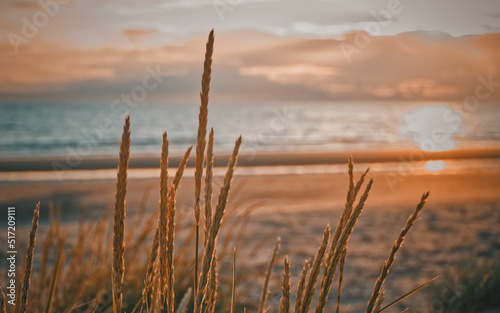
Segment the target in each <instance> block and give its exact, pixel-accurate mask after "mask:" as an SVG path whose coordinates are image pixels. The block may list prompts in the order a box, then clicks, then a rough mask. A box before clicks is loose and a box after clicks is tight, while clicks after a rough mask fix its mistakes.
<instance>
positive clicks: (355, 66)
mask: <svg viewBox="0 0 500 313" xmlns="http://www.w3.org/2000/svg"><path fill="white" fill-rule="evenodd" d="M127 30H128V31H130V30H131V29H126V30H125V31H124V33H125V32H127ZM132 33H137V36H139V38H143V36H145V37H146V38H149V36H156V32H155V31H151V32H150V31H149V30H148V29H146V30H144V29H134V30H132ZM359 35H360V33H351V34H349V35H347V36H345V37H344V38H342V39H304V38H293V37H292V38H289V37H279V36H278V37H276V36H272V35H269V34H268V33H262V32H251V31H247V32H228V33H216V45H215V55H214V69H213V79H214V81H213V83H214V85H213V88H212V90H213V95H214V97H215V96H216V99H218V100H220V101H227V102H242V101H257V102H258V101H261V102H265V101H270V100H272V101H278V100H283V101H285V100H286V101H289V100H311V101H314V100H380V99H383V100H415V101H461V100H463V99H464V98H465V97H467V96H468V95H471V94H474V92H475V88H476V87H477V86H478V84H479V82H478V77H480V76H482V77H489V76H490V75H491V77H492V80H493V81H494V82H498V81H500V57H499V56H500V34H489V35H481V36H464V37H459V38H454V37H451V36H446V35H445V36H441V35H440V36H437V37H436V36H435V34H434V35H432V36H431V35H430V34H428V33H425V32H408V33H403V34H400V35H396V36H384V37H368V39H367V40H368V44H367V45H366V46H365V47H364V48H356V49H357V50H356V53H354V54H353V55H352V56H351V57H350V60H351V62H348V61H347V59H346V58H345V53H344V52H343V50H342V45H345V44H348V45H353V46H355V41H356V38H357V37H356V36H359ZM437 38H439V39H437ZM205 41H206V35H204V36H193V37H192V38H191V39H189V40H185V41H182V42H177V43H172V44H165V45H163V46H161V47H142V48H133V49H129V48H127V49H123V48H121V47H113V48H99V49H97V48H92V49H85V48H81V47H70V46H62V45H56V44H53V45H48V44H43V45H41V44H30V45H28V46H26V49H25V50H24V51H23V53H19V54H17V55H16V54H13V53H12V51H11V47H10V46H9V45H8V43H5V42H4V43H3V44H0V67H1V68H2V75H1V76H0V86H1V87H0V100H2V99H3V100H4V101H6V100H9V99H28V100H30V99H31V100H33V101H35V100H38V99H41V98H47V99H66V101H75V99H77V100H78V101H79V102H85V101H99V99H109V98H113V95H115V96H116V95H119V94H120V93H121V92H127V90H129V89H130V88H133V86H134V84H139V83H141V80H142V78H143V76H144V75H145V73H146V72H145V68H146V67H147V66H152V67H155V66H160V67H161V68H162V69H163V70H164V71H168V73H169V77H168V79H166V81H165V84H164V85H162V88H160V89H159V90H155V91H154V92H151V94H150V95H149V98H148V101H159V102H162V101H163V102H164V101H167V100H175V101H180V102H196V101H197V94H198V92H199V84H200V83H199V80H200V75H201V69H202V59H203V54H204V48H205ZM488 100H492V101H493V100H500V88H496V89H495V90H494V91H493V94H492V95H491V97H490V98H489V99H488Z"/></svg>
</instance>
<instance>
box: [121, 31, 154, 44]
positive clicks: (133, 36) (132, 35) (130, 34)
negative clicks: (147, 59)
mask: <svg viewBox="0 0 500 313" xmlns="http://www.w3.org/2000/svg"><path fill="white" fill-rule="evenodd" d="M157 33H158V30H157V29H153V28H142V29H141V28H135V29H134V28H127V29H124V30H123V35H125V37H127V38H128V39H129V40H130V41H137V40H139V39H141V38H143V37H148V36H151V35H155V34H157Z"/></svg>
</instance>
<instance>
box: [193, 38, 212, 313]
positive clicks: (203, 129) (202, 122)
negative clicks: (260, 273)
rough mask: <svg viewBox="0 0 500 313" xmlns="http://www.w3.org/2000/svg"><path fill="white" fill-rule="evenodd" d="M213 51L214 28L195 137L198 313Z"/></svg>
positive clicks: (206, 54)
mask: <svg viewBox="0 0 500 313" xmlns="http://www.w3.org/2000/svg"><path fill="white" fill-rule="evenodd" d="M213 51H214V30H213V29H212V31H211V32H210V34H209V35H208V41H207V44H206V51H205V61H204V62H203V74H202V75H201V92H200V113H199V115H198V134H197V139H196V158H195V169H194V181H195V189H194V199H195V204H194V216H195V220H196V225H195V227H196V238H195V269H194V299H195V305H194V312H195V313H198V312H199V311H198V306H197V305H196V299H197V298H198V292H199V291H200V288H199V286H198V254H199V253H198V249H199V238H200V198H201V181H202V176H203V162H204V161H205V158H204V153H205V143H206V134H207V124H208V99H209V93H210V79H211V78H212V54H213Z"/></svg>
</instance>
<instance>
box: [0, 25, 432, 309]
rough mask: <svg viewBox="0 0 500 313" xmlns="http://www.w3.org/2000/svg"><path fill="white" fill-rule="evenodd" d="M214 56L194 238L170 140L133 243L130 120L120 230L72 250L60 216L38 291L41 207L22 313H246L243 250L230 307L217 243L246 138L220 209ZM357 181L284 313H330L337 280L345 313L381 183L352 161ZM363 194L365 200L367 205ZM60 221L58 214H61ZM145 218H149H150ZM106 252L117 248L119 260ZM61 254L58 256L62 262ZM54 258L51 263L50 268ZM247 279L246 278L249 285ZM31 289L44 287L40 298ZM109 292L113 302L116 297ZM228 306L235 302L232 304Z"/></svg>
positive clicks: (87, 226) (121, 172) (263, 301)
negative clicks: (240, 302)
mask: <svg viewBox="0 0 500 313" xmlns="http://www.w3.org/2000/svg"><path fill="white" fill-rule="evenodd" d="M213 48H214V32H213V30H212V31H211V32H210V34H209V37H208V41H207V44H206V53H205V61H204V65H203V74H202V83H201V89H202V91H201V93H200V101H201V104H200V112H199V127H198V132H197V142H196V153H195V176H194V181H195V187H194V210H193V212H194V221H195V222H194V228H190V229H191V230H190V231H188V232H187V233H185V234H184V236H183V238H177V237H176V236H177V235H176V234H177V233H178V231H179V226H178V225H177V223H176V218H178V217H177V216H176V215H177V214H178V211H177V204H176V194H177V190H178V188H179V186H180V183H181V179H182V176H183V173H184V169H185V167H186V165H187V162H188V158H189V156H190V153H191V148H189V149H188V150H187V151H186V153H185V155H184V157H183V158H182V160H181V162H180V164H179V167H178V169H177V172H176V174H175V176H174V177H173V178H169V174H168V166H169V156H168V154H169V153H168V138H167V135H166V133H164V134H163V137H162V149H161V155H160V178H159V185H160V190H159V197H160V201H159V208H158V210H156V211H155V212H154V213H153V214H152V215H151V216H150V217H148V218H144V217H143V215H144V214H140V216H139V217H138V218H137V220H136V221H135V225H134V226H135V230H134V233H133V235H127V236H125V220H126V194H127V169H128V162H129V157H130V133H131V127H130V118H129V117H127V118H126V119H125V124H124V128H123V135H122V141H121V144H120V154H119V160H118V171H117V172H118V173H117V181H116V195H115V205H114V210H113V212H112V216H113V223H112V224H109V223H108V220H109V219H108V216H110V215H111V214H110V212H107V213H105V214H104V215H103V216H102V217H101V218H100V219H99V220H97V221H95V222H92V223H85V222H81V223H80V224H79V225H80V226H79V230H78V236H77V240H76V243H75V244H74V245H72V246H69V247H65V243H64V238H65V236H66V233H65V232H64V230H63V227H62V225H60V223H59V221H58V218H57V214H52V216H54V215H55V216H56V217H53V218H52V219H51V223H50V227H49V232H48V234H47V236H46V238H45V241H44V243H43V245H42V255H41V262H40V263H41V266H40V275H36V279H35V281H34V284H32V283H31V277H32V268H33V262H34V248H35V239H36V231H37V227H38V220H39V214H40V212H39V208H40V206H39V204H38V205H37V207H36V209H35V211H34V215H33V222H32V230H31V232H30V236H29V242H28V248H27V253H26V264H25V269H24V271H23V273H24V279H23V282H22V284H21V286H20V290H19V292H20V293H19V297H18V301H17V302H16V305H15V309H14V312H16V313H17V312H26V311H29V312H35V311H36V312H40V311H43V312H46V313H49V312H68V311H69V312H74V311H83V312H111V311H112V312H114V313H122V312H169V313H175V312H178V313H184V312H188V311H189V312H191V311H192V312H196V313H215V312H222V311H227V310H229V311H230V312H235V310H236V308H237V306H236V303H235V302H236V301H237V299H236V284H237V282H238V279H241V278H240V277H238V279H237V277H236V268H235V266H236V265H235V264H236V252H235V250H234V252H233V272H232V277H231V288H230V290H231V292H230V297H229V296H228V293H221V292H220V287H221V283H223V282H224V280H223V279H222V280H221V276H220V275H219V264H220V262H219V261H220V260H219V258H220V257H221V255H224V254H227V253H225V251H227V250H228V244H224V245H222V247H219V248H220V249H218V245H219V243H218V242H219V237H220V234H221V229H222V226H223V219H224V217H225V216H226V215H227V214H231V210H229V212H227V211H228V210H227V209H228V208H227V206H228V199H229V196H230V192H231V190H232V181H233V176H234V171H235V167H236V164H237V159H238V153H239V149H240V146H241V143H242V138H241V137H239V138H238V139H237V140H236V142H235V145H234V149H233V152H232V154H231V156H230V158H229V160H228V164H227V170H226V173H225V175H224V179H223V183H222V185H221V187H220V190H219V195H218V197H217V198H216V202H215V205H214V206H213V205H212V199H213V192H214V180H213V170H214V168H213V166H214V131H213V129H211V131H210V133H209V138H208V144H207V138H206V133H207V125H208V102H209V90H210V78H211V73H212V68H211V65H212V54H213ZM348 175H349V184H348V191H347V196H346V202H345V207H344V210H343V212H342V215H341V217H340V219H339V221H338V223H337V226H336V227H335V229H334V230H333V231H332V229H331V227H330V226H329V225H326V227H325V229H324V232H323V237H322V240H321V243H320V246H319V247H318V249H317V252H316V254H315V255H314V256H312V261H310V259H307V260H305V262H304V265H303V266H302V271H301V275H300V277H299V283H298V285H297V288H296V291H295V294H296V296H295V303H294V304H293V305H292V303H291V302H292V300H291V299H292V297H291V295H292V293H293V288H292V287H294V286H292V285H291V283H290V281H291V276H292V275H291V270H290V268H291V264H290V261H289V259H288V257H286V256H285V260H284V269H283V276H282V284H281V289H282V296H281V300H280V305H279V311H280V312H281V313H288V312H290V311H291V310H292V308H293V312H295V313H306V312H310V311H311V310H315V311H316V313H323V312H324V311H325V306H326V303H327V301H328V298H329V296H330V293H331V288H332V285H333V282H334V280H335V274H336V273H337V274H338V287H339V288H338V293H337V297H336V300H337V306H336V311H337V312H338V311H339V307H340V299H341V293H340V291H341V289H342V287H343V284H342V277H343V269H344V264H345V262H346V251H347V248H348V243H349V239H350V236H351V234H352V232H353V230H354V228H355V226H356V223H357V221H358V219H359V217H360V215H361V214H362V212H363V210H364V207H365V205H366V202H367V199H368V196H369V193H370V190H371V188H372V185H373V182H374V181H373V178H371V179H370V180H369V181H368V183H366V184H365V180H366V176H367V175H368V170H366V171H365V172H364V173H363V174H362V175H361V177H360V178H359V179H358V180H357V181H355V178H354V163H353V161H352V159H349V160H348ZM203 183H204V184H205V185H204V186H203ZM203 187H204V188H203ZM363 188H364V189H363ZM362 189H363V192H362V193H361V196H359V194H360V192H361V190H362ZM358 196H359V197H358ZM427 197H428V193H425V194H424V195H423V196H422V198H421V200H420V202H419V204H418V205H417V207H416V209H415V211H414V212H413V214H412V215H411V216H410V217H409V219H408V221H407V223H406V225H405V226H404V228H403V229H402V231H401V233H400V235H399V237H398V238H397V240H396V242H395V243H394V246H393V247H392V249H391V251H390V253H389V256H388V259H387V260H386V261H385V263H384V264H383V266H382V269H381V272H380V275H379V277H378V279H377V280H376V282H375V285H374V288H373V292H372V295H371V297H370V299H368V304H367V309H366V312H367V313H371V312H379V311H381V310H382V309H381V308H382V305H383V301H384V294H383V287H384V283H385V281H386V279H387V277H388V274H389V272H390V269H391V267H392V266H393V264H394V262H395V259H396V254H397V252H398V251H399V249H400V248H401V246H402V243H403V240H404V238H405V236H406V234H407V233H408V231H409V230H410V229H411V227H412V226H413V224H414V223H415V221H416V219H417V216H418V214H419V213H420V212H421V210H422V209H423V207H424V205H425V202H426V200H427ZM202 200H203V202H202ZM145 203H146V201H143V206H145ZM202 208H203V211H204V214H203V219H204V220H203V221H202V220H201V218H202V214H201V209H202ZM54 211H55V212H57V210H54ZM139 211H140V212H145V210H144V208H141V209H140V210H139ZM83 219H84V214H82V221H83ZM202 222H203V226H204V228H203V233H202V234H201V235H202V236H203V238H201V239H202V240H200V238H199V237H200V231H199V229H200V225H201V223H202ZM242 225H244V223H242ZM228 234H229V235H228V236H229V237H230V238H238V237H240V236H241V234H240V233H238V232H237V231H235V230H231V229H230V231H229V232H228ZM176 240H181V243H180V245H178V248H177V249H176V247H175V242H176ZM200 242H201V243H200ZM227 242H230V241H227ZM106 247H111V248H112V253H111V259H110V258H109V254H108V252H107V250H106ZM141 247H147V248H146V249H144V248H141ZM278 248H279V241H278V242H277V243H276V246H275V249H274V250H273V254H272V257H271V259H270V263H269V267H268V269H267V271H266V273H265V274H264V275H263V277H264V284H263V287H262V289H261V297H260V301H258V300H257V299H255V303H257V301H258V302H259V305H256V304H254V305H252V306H249V308H250V309H255V311H258V312H259V313H264V312H268V310H269V308H268V307H267V298H268V289H269V281H270V277H271V276H272V270H273V266H274V263H275V260H276V258H277V255H278ZM219 250H220V251H219ZM190 251H192V252H193V253H190ZM53 252H55V253H54V254H53ZM51 258H52V260H53V262H52V263H51V262H50V260H51ZM48 264H53V266H52V269H49V265H48ZM222 278H223V277H222ZM242 279H245V277H244V276H243V277H242ZM30 283H31V284H30ZM32 286H36V288H34V287H32ZM31 289H34V290H33V292H30V290H31ZM44 290H49V291H48V292H46V291H44ZM109 290H110V291H111V293H109V292H108V291H109ZM408 294H410V293H408ZM229 298H230V301H228V300H229ZM226 303H229V309H228V308H227V305H226V307H224V304H226ZM392 304H393V303H390V304H389V305H392ZM386 307H387V306H386ZM386 307H384V308H383V309H385V308H386ZM246 310H247V308H246V307H245V308H244V309H243V311H245V312H246ZM0 311H2V312H6V311H8V310H7V309H6V307H5V294H4V293H3V291H1V290H0Z"/></svg>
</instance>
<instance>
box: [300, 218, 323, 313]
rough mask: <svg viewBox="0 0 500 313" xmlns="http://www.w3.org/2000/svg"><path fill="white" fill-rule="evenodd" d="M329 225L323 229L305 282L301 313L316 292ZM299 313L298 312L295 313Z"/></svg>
mask: <svg viewBox="0 0 500 313" xmlns="http://www.w3.org/2000/svg"><path fill="white" fill-rule="evenodd" d="M330 231H331V227H330V225H327V226H326V227H325V230H324V232H323V240H322V241H321V244H320V246H319V248H318V251H317V252H316V255H315V256H314V261H313V265H312V267H311V273H310V274H309V279H308V281H307V284H306V287H305V289H304V296H303V300H302V306H301V309H302V312H303V313H306V312H308V311H309V307H310V306H311V302H312V299H313V296H314V291H315V290H316V283H317V281H318V276H319V271H320V269H321V265H322V264H323V258H324V256H325V251H326V248H327V246H328V239H329V238H330ZM296 313H300V312H296Z"/></svg>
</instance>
